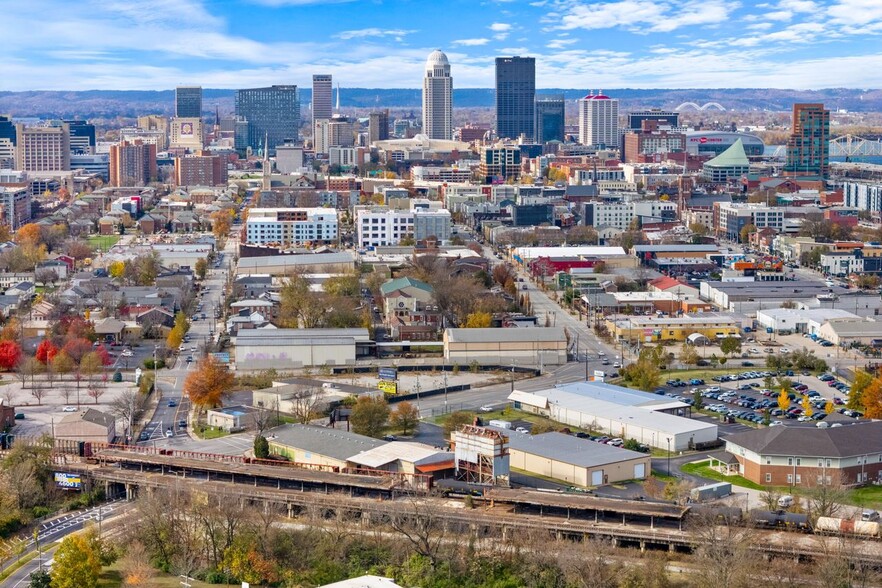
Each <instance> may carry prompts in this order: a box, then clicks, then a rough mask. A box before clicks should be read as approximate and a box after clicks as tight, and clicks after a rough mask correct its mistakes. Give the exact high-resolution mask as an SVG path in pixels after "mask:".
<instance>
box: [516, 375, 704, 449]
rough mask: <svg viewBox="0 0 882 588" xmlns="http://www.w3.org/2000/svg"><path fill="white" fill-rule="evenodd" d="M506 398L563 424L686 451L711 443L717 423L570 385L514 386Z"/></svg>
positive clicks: (650, 444)
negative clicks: (529, 388) (599, 395)
mask: <svg viewBox="0 0 882 588" xmlns="http://www.w3.org/2000/svg"><path fill="white" fill-rule="evenodd" d="M508 399H509V400H510V401H511V402H512V404H513V405H514V408H515V409H517V410H523V411H526V412H531V413H534V414H540V415H543V416H546V417H548V418H550V419H551V420H553V421H556V422H559V423H563V424H565V425H570V426H573V427H579V428H581V429H586V430H591V431H595V432H600V433H603V434H605V435H609V436H611V437H620V438H622V439H634V440H635V441H637V442H639V443H643V444H645V445H649V446H650V447H656V448H658V449H670V450H671V451H685V450H687V449H695V448H701V447H704V446H705V445H706V444H713V443H715V442H716V440H717V426H716V425H714V424H711V423H704V422H701V421H695V420H692V419H689V418H684V417H681V416H676V415H673V414H668V413H665V412H658V411H655V410H652V408H651V407H645V406H644V407H641V406H634V405H630V406H629V405H626V404H621V403H617V402H611V401H609V400H602V399H599V398H597V397H596V396H595V395H588V394H581V393H579V392H577V391H575V390H572V389H565V388H549V389H546V390H539V391H536V392H524V391H521V390H515V391H514V392H512V393H511V395H509V397H508ZM684 414H685V413H684Z"/></svg>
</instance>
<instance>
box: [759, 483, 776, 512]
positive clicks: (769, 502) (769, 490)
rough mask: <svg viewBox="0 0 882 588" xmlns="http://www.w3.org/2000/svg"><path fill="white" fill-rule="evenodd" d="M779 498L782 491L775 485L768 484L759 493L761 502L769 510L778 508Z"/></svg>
mask: <svg viewBox="0 0 882 588" xmlns="http://www.w3.org/2000/svg"><path fill="white" fill-rule="evenodd" d="M779 498H781V492H779V491H778V490H776V489H775V488H774V486H766V487H765V488H764V489H763V491H762V492H761V493H760V495H759V499H760V502H762V503H763V506H765V507H766V509H767V510H778V499H779Z"/></svg>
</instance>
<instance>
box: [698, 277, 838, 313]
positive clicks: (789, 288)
mask: <svg viewBox="0 0 882 588" xmlns="http://www.w3.org/2000/svg"><path fill="white" fill-rule="evenodd" d="M699 292H700V295H701V299H702V300H707V301H709V302H713V303H714V304H715V305H716V306H717V307H719V308H722V309H725V310H730V311H733V312H735V311H737V312H739V313H745V314H747V313H751V312H753V311H755V310H762V309H764V308H765V309H769V308H779V307H780V306H781V304H782V303H783V302H800V301H806V302H808V301H811V300H815V301H817V298H818V296H821V297H822V299H823V298H824V297H827V296H830V295H835V296H840V295H842V294H843V293H845V292H848V290H846V289H845V288H840V287H838V286H833V287H829V286H826V285H825V284H824V282H816V281H811V280H795V281H786V282H701V284H700V286H699Z"/></svg>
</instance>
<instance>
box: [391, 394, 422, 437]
mask: <svg viewBox="0 0 882 588" xmlns="http://www.w3.org/2000/svg"><path fill="white" fill-rule="evenodd" d="M389 424H390V425H391V426H392V427H393V428H395V429H398V430H400V431H401V434H402V435H408V434H410V433H412V432H414V431H416V429H417V427H418V426H419V424H420V409H419V408H417V407H416V406H414V405H413V404H411V403H410V402H407V401H406V400H405V401H403V402H399V403H398V404H397V405H396V407H395V410H393V411H392V413H391V414H390V415H389Z"/></svg>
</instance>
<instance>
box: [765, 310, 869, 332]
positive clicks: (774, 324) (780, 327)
mask: <svg viewBox="0 0 882 588" xmlns="http://www.w3.org/2000/svg"><path fill="white" fill-rule="evenodd" d="M838 320H862V319H861V318H860V317H859V316H857V315H856V314H853V313H851V312H848V311H847V310H843V309H841V308H808V309H797V308H769V309H766V310H759V311H757V313H756V322H757V324H758V325H759V326H760V328H762V329H764V330H766V331H769V330H771V332H773V333H777V334H779V335H785V334H789V333H807V334H809V335H817V334H818V332H819V331H820V329H821V327H822V326H823V325H824V323H826V322H827V321H838Z"/></svg>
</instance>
